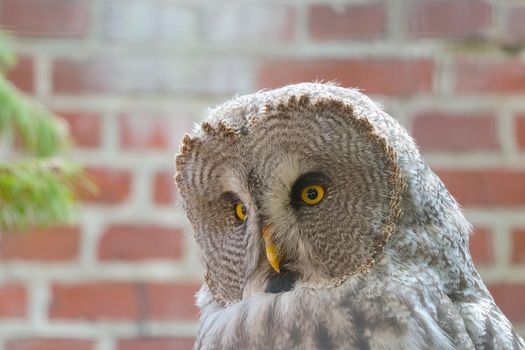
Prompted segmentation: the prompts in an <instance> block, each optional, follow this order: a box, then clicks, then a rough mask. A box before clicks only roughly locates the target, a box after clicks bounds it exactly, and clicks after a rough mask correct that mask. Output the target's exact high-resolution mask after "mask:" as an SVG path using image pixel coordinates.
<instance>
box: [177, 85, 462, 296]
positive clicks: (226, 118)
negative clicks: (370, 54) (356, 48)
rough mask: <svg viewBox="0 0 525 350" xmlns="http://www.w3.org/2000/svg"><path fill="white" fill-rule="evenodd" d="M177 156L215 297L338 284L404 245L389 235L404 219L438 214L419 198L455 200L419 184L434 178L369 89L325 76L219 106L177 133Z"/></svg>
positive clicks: (449, 202) (396, 231) (188, 209)
mask: <svg viewBox="0 0 525 350" xmlns="http://www.w3.org/2000/svg"><path fill="white" fill-rule="evenodd" d="M176 166H177V174H176V182H177V185H178V187H179V189H180V192H181V195H182V199H183V204H184V207H185V209H186V212H187V215H188V218H189V220H190V222H191V224H192V226H193V229H194V234H195V238H196V240H197V242H198V244H199V246H200V248H201V255H202V260H203V263H204V265H205V269H206V274H205V281H206V285H207V287H208V288H209V290H210V291H211V294H212V296H213V299H214V300H215V301H216V302H218V303H221V304H231V303H235V302H237V301H239V300H241V299H243V298H247V297H249V296H250V295H252V294H254V293H258V292H283V291H287V290H289V289H291V288H295V287H298V286H309V287H312V288H331V287H333V286H337V285H338V284H340V283H342V282H343V281H345V280H346V279H348V278H349V277H350V276H353V275H356V274H366V272H367V270H369V269H370V268H373V266H374V264H376V263H377V262H378V261H381V259H383V258H384V256H387V255H389V256H393V255H395V254H400V252H398V251H396V249H395V248H393V247H392V246H391V244H390V242H391V241H393V240H395V239H396V235H398V234H399V231H400V230H401V228H402V227H406V225H407V222H409V221H412V220H413V219H414V218H419V219H421V220H423V221H425V220H426V219H425V218H426V217H429V218H431V219H429V220H439V218H437V219H436V217H435V215H431V214H429V213H426V210H427V209H428V206H426V204H425V201H427V200H432V201H433V203H436V201H437V202H438V203H442V204H443V206H444V207H446V206H449V207H450V206H452V207H454V208H455V209H454V210H457V208H456V207H455V202H454V201H453V200H452V199H451V197H450V196H449V195H448V192H446V191H445V192H444V194H439V195H434V196H433V197H432V198H431V193H428V196H427V195H425V194H424V193H425V190H424V188H425V186H427V184H432V185H431V186H430V187H428V188H427V189H428V190H429V191H431V192H432V189H433V188H434V187H435V186H440V185H439V184H440V182H439V181H437V183H438V185H436V178H435V176H434V175H433V173H431V172H430V171H429V170H428V168H427V167H426V165H424V163H422V162H421V160H420V157H419V153H418V151H417V148H416V146H415V145H414V143H413V141H412V139H411V138H410V137H409V136H408V135H407V133H406V131H405V130H404V129H403V128H402V127H401V126H399V124H398V123H397V122H396V121H395V120H394V119H393V118H391V117H390V116H388V115H387V114H386V113H384V112H383V111H382V110H381V109H380V108H379V107H378V106H377V105H376V104H374V103H373V102H372V101H371V100H370V99H369V98H368V97H366V96H365V95H363V94H361V93H359V92H358V91H357V90H354V89H345V88H341V87H338V86H335V85H331V84H316V83H311V84H309V83H304V84H298V85H291V86H287V87H284V88H281V89H277V90H271V91H262V92H258V93H255V94H252V95H247V96H241V97H238V98H235V99H233V100H231V101H229V102H227V103H224V104H222V105H219V106H218V107H216V108H214V109H212V110H210V111H209V112H208V117H207V119H206V121H205V122H204V123H202V124H201V125H199V126H197V127H196V129H195V130H194V132H193V133H192V134H191V135H186V136H185V137H184V139H183V141H182V146H181V150H180V154H179V155H178V156H177V159H176ZM411 186H412V187H411ZM414 186H419V190H417V191H414ZM441 186H442V185H441ZM427 192H428V191H427ZM438 192H439V193H441V192H440V191H436V193H438ZM414 193H416V194H414ZM422 193H423V194H422ZM418 196H419V197H418ZM440 196H442V198H441V197H440ZM432 208H433V210H435V208H436V206H435V205H434V206H432ZM427 214H428V215H427ZM407 215H408V217H407ZM404 235H406V233H404ZM407 251H408V250H407ZM404 254H409V253H404Z"/></svg>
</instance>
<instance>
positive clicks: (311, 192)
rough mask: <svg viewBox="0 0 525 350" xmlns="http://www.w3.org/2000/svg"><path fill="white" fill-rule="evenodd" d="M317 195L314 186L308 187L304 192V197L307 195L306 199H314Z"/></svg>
mask: <svg viewBox="0 0 525 350" xmlns="http://www.w3.org/2000/svg"><path fill="white" fill-rule="evenodd" d="M317 196H318V193H317V190H316V189H315V188H310V189H309V190H308V191H307V192H306V197H308V199H310V200H315V199H316V198H317Z"/></svg>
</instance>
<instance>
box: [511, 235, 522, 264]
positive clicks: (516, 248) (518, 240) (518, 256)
mask: <svg viewBox="0 0 525 350" xmlns="http://www.w3.org/2000/svg"><path fill="white" fill-rule="evenodd" d="M512 262H515V263H524V262H525V230H523V229H522V230H514V231H512Z"/></svg>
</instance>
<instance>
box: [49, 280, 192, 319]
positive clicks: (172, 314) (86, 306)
mask: <svg viewBox="0 0 525 350" xmlns="http://www.w3.org/2000/svg"><path fill="white" fill-rule="evenodd" d="M52 290H53V293H52V302H51V304H50V309H49V314H50V317H51V318H53V319H83V320H139V319H140V320H172V319H181V320H193V321H194V320H196V319H197V313H198V311H197V307H196V306H195V305H194V304H195V302H194V295H195V293H196V292H197V290H198V286H197V285H196V284H166V283H149V284H144V283H140V282H137V283H125V282H120V283H119V282H91V283H90V282H87V283H83V284H76V285H54V286H53V288H52Z"/></svg>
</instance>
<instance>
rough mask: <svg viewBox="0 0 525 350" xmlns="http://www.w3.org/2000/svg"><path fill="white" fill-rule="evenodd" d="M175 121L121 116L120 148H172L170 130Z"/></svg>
mask: <svg viewBox="0 0 525 350" xmlns="http://www.w3.org/2000/svg"><path fill="white" fill-rule="evenodd" d="M175 122H176V121H175V120H173V119H171V120H170V119H169V118H160V117H149V116H142V117H139V116H132V117H129V116H121V118H120V120H119V123H120V133H119V139H120V146H121V147H122V148H128V149H134V150H147V149H167V148H170V147H171V146H172V141H173V137H172V135H170V134H171V132H170V131H171V130H172V129H173V125H172V124H174V123H175Z"/></svg>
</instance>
